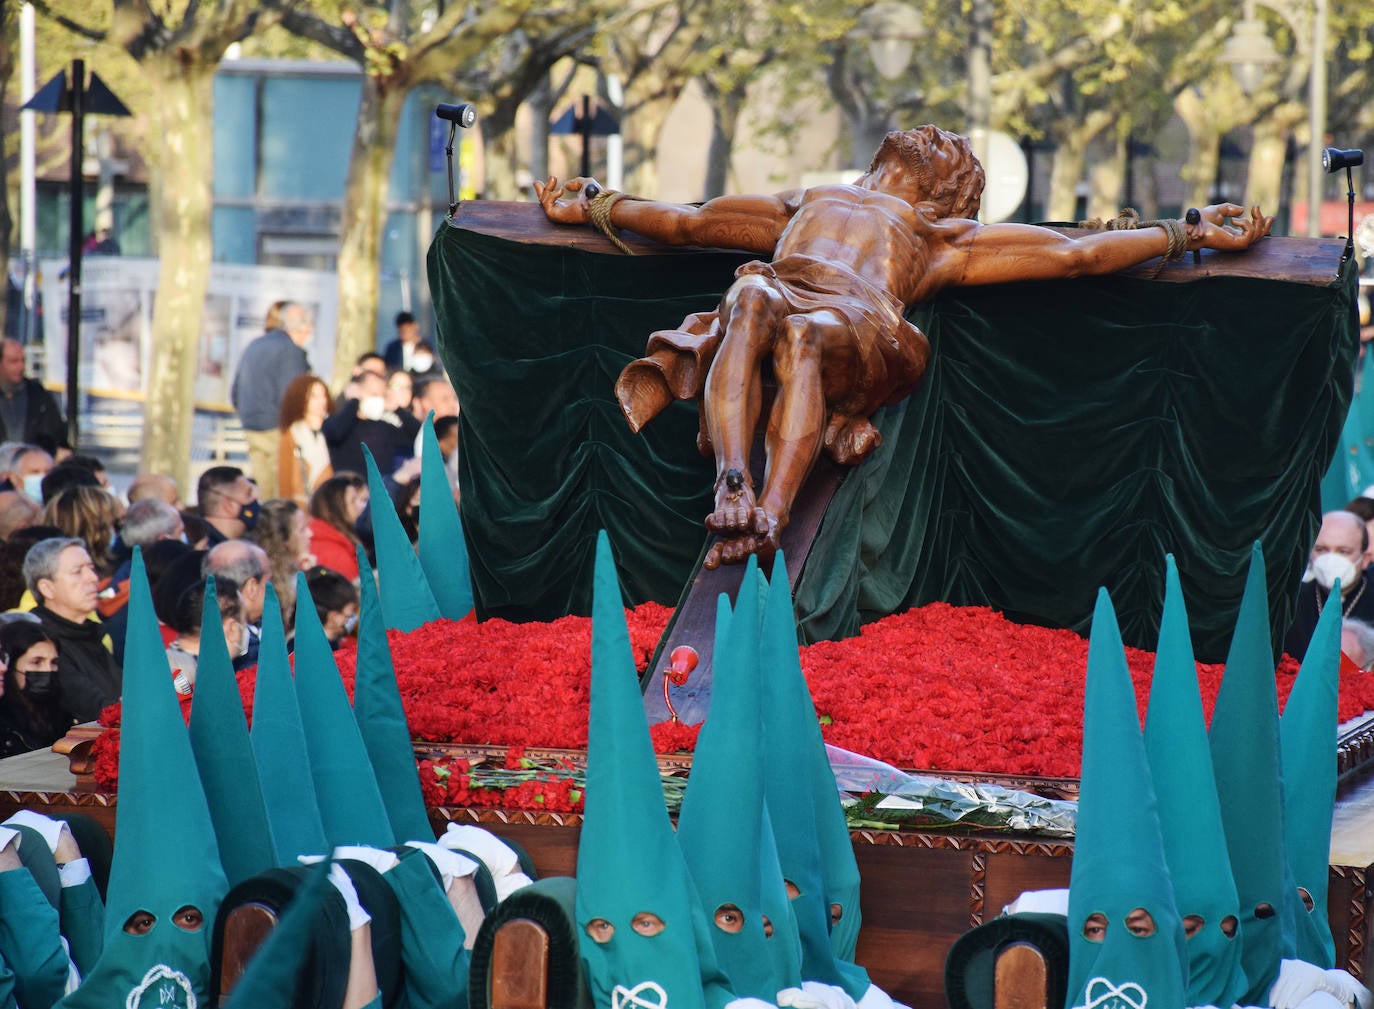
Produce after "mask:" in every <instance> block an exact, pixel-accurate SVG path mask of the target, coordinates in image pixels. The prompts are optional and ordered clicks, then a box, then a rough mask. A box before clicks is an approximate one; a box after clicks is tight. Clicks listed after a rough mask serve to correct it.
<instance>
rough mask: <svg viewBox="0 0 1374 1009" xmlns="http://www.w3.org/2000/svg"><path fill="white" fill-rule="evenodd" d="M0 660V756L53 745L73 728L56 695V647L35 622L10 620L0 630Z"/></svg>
mask: <svg viewBox="0 0 1374 1009" xmlns="http://www.w3.org/2000/svg"><path fill="white" fill-rule="evenodd" d="M0 659H6V660H7V661H5V662H4V666H5V673H4V694H3V696H0V757H12V756H14V755H15V754H18V753H28V752H29V751H30V750H41V749H43V748H45V747H48V746H51V745H52V744H53V743H55V742H57V740H59V739H61V738H62V737H63V736H64V735H66V733H67V730H68V729H69V728H70V727H71V725H72V720H71V719H70V718H69V717H67V716H66V715H64V714H63V713H62V706H61V704H60V702H59V700H58V696H57V643H56V642H54V641H53V640H52V638H50V637H48V634H47V632H46V631H44V630H43V627H42V625H41V624H39V623H38V622H37V621H34V620H28V619H19V620H14V621H11V622H10V623H8V624H6V625H5V626H4V627H0Z"/></svg>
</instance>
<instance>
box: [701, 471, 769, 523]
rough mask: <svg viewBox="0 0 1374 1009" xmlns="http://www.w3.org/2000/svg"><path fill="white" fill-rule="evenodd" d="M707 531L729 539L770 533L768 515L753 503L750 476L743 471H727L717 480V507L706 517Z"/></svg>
mask: <svg viewBox="0 0 1374 1009" xmlns="http://www.w3.org/2000/svg"><path fill="white" fill-rule="evenodd" d="M706 528H707V529H709V530H711V532H713V533H720V534H721V535H722V536H727V537H737V536H745V535H748V534H750V533H764V532H767V531H768V516H767V515H765V514H764V513H763V510H762V509H761V508H759V507H758V505H757V503H756V502H755V500H754V488H753V487H752V486H750V483H749V477H748V476H747V475H745V474H744V473H743V472H741V471H740V470H737V469H732V470H727V471H726V473H725V475H724V476H722V477H721V478H720V479H719V480H718V481H716V508H715V511H713V512H711V514H710V515H708V516H706Z"/></svg>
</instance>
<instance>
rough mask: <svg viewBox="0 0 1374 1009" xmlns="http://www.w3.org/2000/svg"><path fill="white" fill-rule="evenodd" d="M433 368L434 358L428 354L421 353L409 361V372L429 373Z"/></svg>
mask: <svg viewBox="0 0 1374 1009" xmlns="http://www.w3.org/2000/svg"><path fill="white" fill-rule="evenodd" d="M433 367H434V358H433V357H432V356H431V355H429V354H426V353H423V352H421V353H419V354H416V355H415V356H414V357H412V358H411V359H410V370H411V371H429V369H430V368H433Z"/></svg>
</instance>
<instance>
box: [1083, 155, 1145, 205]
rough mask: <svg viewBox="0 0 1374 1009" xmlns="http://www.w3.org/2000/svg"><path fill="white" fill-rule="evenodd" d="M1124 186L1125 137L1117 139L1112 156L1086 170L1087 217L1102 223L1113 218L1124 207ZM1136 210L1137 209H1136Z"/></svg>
mask: <svg viewBox="0 0 1374 1009" xmlns="http://www.w3.org/2000/svg"><path fill="white" fill-rule="evenodd" d="M1125 184H1126V137H1124V136H1121V137H1117V141H1116V148H1115V149H1114V150H1113V151H1112V156H1111V157H1110V158H1107V159H1105V160H1103V161H1099V162H1097V164H1095V165H1093V166H1092V168H1090V169H1089V170H1088V217H1090V218H1092V217H1100V218H1102V219H1103V220H1104V221H1105V220H1107V219H1108V218H1111V217H1115V216H1116V215H1117V212H1118V211H1119V210H1121V208H1122V207H1123V206H1124V203H1123V201H1122V193H1123V190H1124V188H1125ZM1137 209H1138V208H1137Z"/></svg>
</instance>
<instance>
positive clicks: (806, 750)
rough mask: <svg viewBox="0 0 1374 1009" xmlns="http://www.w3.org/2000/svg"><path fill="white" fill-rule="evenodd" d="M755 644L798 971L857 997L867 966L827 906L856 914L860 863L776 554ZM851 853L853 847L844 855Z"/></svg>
mask: <svg viewBox="0 0 1374 1009" xmlns="http://www.w3.org/2000/svg"><path fill="white" fill-rule="evenodd" d="M760 647H761V654H762V659H761V661H762V667H763V711H764V720H763V739H764V753H765V756H764V760H765V779H764V790H765V794H766V797H767V803H768V813H769V816H770V818H771V820H772V824H773V829H774V832H775V837H776V840H777V846H778V862H779V863H780V864H781V866H782V874H783V876H784V878H785V879H787V880H789V881H791V883H792V884H793V885H794V886H795V887H796V888H797V890H798V891H799V893H798V895H797V896H796V897H794V898H793V899H792V910H793V913H794V914H795V916H796V921H797V931H798V932H799V934H800V935H801V943H802V978H803V979H804V980H806V981H816V982H819V983H821V984H833V985H839V986H840V987H842V988H844V990H845V991H846V992H848V993H849V995H850V997H851V998H854V999H855V1000H858V999H860V998H862V997H863V996H864V993H865V992H867V991H868V988H869V985H870V981H869V978H868V973H867V972H866V971H865V970H864V969H863V968H862V967H859V966H858V965H856V964H854V963H853V962H852V961H849V960H845V959H843V958H841V957H838V956H837V955H836V954H835V949H834V945H833V943H832V936H831V922H832V919H833V917H834V910H833V909H832V905H834V904H838V905H840V907H839V914H840V919H839V920H840V922H843V921H844V919H845V918H846V917H849V918H850V919H851V921H857V919H858V915H859V904H858V870H857V868H855V869H854V870H853V874H852V875H851V874H850V873H849V870H848V868H847V867H846V866H845V864H844V858H843V851H842V850H841V846H840V844H839V841H838V838H839V835H838V830H843V832H844V840H845V843H849V832H848V828H847V827H844V826H843V823H844V810H843V809H842V807H841V806H840V796H839V791H838V790H837V789H836V787H835V777H834V774H833V773H832V772H831V770H830V762H829V759H828V758H827V757H826V755H825V742H824V740H823V739H822V738H821V729H820V723H819V722H818V721H817V719H816V707H815V705H814V703H812V700H811V692H810V690H808V689H807V686H806V677H805V676H804V675H803V674H802V669H801V658H800V656H799V654H798V652H797V624H796V618H795V616H794V614H793V610H792V594H791V591H790V589H789V587H788V583H787V565H786V562H785V560H784V558H783V555H782V554H781V553H779V554H778V555H777V556H776V558H775V559H774V561H773V580H772V583H771V584H770V585H769V589H768V599H767V601H766V603H765V605H764V614H763V628H762V643H761V646H760ZM822 764H823V765H824V770H822ZM837 818H838V820H837ZM837 823H838V824H839V825H840V826H839V827H838V830H837V826H836V824H837ZM853 857H854V853H853V848H852V847H851V848H850V852H849V858H850V859H853Z"/></svg>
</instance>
